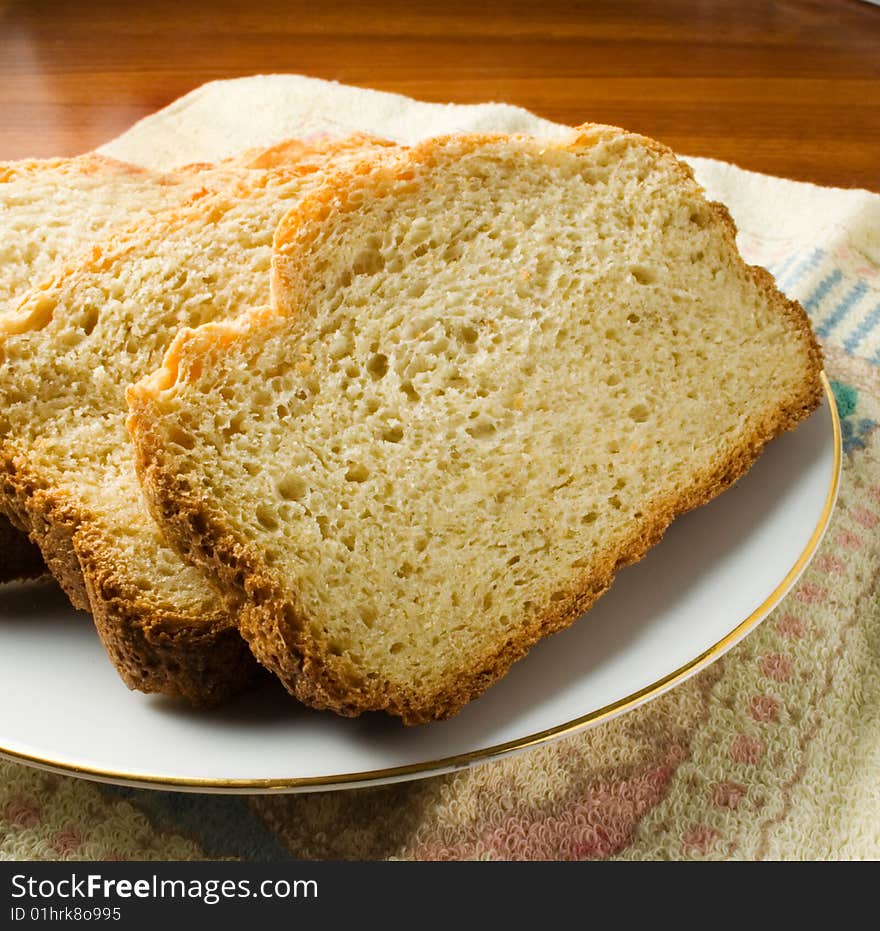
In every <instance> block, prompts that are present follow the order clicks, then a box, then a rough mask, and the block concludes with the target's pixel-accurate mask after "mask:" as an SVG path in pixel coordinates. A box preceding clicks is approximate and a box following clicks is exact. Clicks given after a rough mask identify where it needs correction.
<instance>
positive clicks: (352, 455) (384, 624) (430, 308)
mask: <svg viewBox="0 0 880 931" xmlns="http://www.w3.org/2000/svg"><path fill="white" fill-rule="evenodd" d="M734 232H735V231H734V227H733V223H732V221H731V220H730V218H729V216H728V214H727V212H726V211H725V210H724V208H723V207H720V206H719V205H717V204H712V203H708V202H707V201H706V200H705V198H704V196H703V193H702V191H701V189H700V188H699V186H698V185H697V184H696V183H695V181H694V180H693V177H692V174H691V172H690V170H689V169H688V168H687V167H686V166H685V165H683V164H682V163H680V162H678V161H677V160H676V159H675V157H674V156H673V155H672V153H671V152H669V151H668V150H667V149H665V148H664V147H662V146H661V145H659V144H657V143H655V142H653V141H651V140H648V139H645V138H643V137H640V136H636V135H633V134H630V133H626V132H624V131H622V130H617V129H613V128H609V127H602V126H584V127H581V128H580V129H579V130H577V131H575V132H574V134H573V135H572V136H571V137H570V138H566V139H563V140H562V141H559V142H556V143H549V142H539V141H536V140H532V139H527V138H521V137H499V136H462V137H450V138H445V139H437V140H433V141H428V142H425V143H423V144H420V145H418V146H416V147H414V148H412V149H410V150H407V151H402V152H400V153H399V154H396V155H395V156H394V157H392V158H389V159H387V160H385V161H383V162H380V163H376V164H375V165H373V166H371V168H370V170H369V171H366V172H362V173H356V172H351V171H340V172H338V173H337V174H335V175H333V176H331V177H329V178H328V180H327V182H326V184H325V185H324V186H323V187H322V188H321V189H320V190H318V191H316V192H315V193H314V194H312V195H310V196H309V197H308V198H306V199H305V200H304V201H303V202H302V203H301V204H300V205H299V206H298V207H296V208H295V209H293V210H292V211H291V212H290V213H289V214H288V215H287V217H286V218H285V220H284V221H283V222H282V224H281V225H280V227H279V229H278V231H277V233H276V239H275V258H274V266H273V267H274V279H273V295H274V302H275V305H274V306H273V307H265V308H261V309H257V310H255V311H253V312H252V313H251V314H250V315H247V316H242V317H240V318H238V319H237V320H236V321H233V322H227V323H216V324H210V325H207V326H203V327H200V328H199V329H196V330H194V331H187V332H183V333H181V334H180V335H179V336H178V337H177V338H176V339H175V341H174V343H173V344H172V346H171V348H170V349H169V350H168V352H167V354H166V356H165V361H164V365H163V367H162V368H161V369H160V370H158V371H157V372H156V373H155V374H154V375H153V376H151V377H149V378H146V379H144V380H143V381H141V382H140V383H138V384H137V385H135V386H134V387H133V388H132V389H130V391H129V404H130V407H131V410H132V415H131V417H130V419H129V429H130V431H131V433H132V435H133V437H134V440H135V445H136V447H137V451H138V467H139V470H140V474H141V478H142V482H143V484H144V487H145V490H146V492H147V495H148V497H149V498H150V500H151V502H152V505H153V509H154V513H155V514H156V515H157V518H158V520H159V521H160V522H161V524H162V526H163V527H164V528H165V529H166V531H167V534H168V537H169V539H171V540H173V541H174V542H175V544H176V545H177V546H178V548H179V549H181V550H182V551H183V552H185V553H186V554H187V555H188V556H189V557H190V558H193V559H195V560H198V561H199V562H200V563H201V564H202V565H204V566H205V567H206V568H207V569H208V570H209V571H211V572H213V574H214V577H215V578H216V579H217V580H218V581H219V582H220V583H221V584H223V585H224V586H225V588H226V590H227V591H229V592H231V593H233V592H237V593H239V594H240V595H241V596H242V597H243V598H244V599H245V600H244V603H243V606H242V612H241V615H240V617H241V621H240V623H241V630H242V633H243V634H244V636H245V637H246V638H247V639H248V641H249V643H250V645H251V649H252V650H253V651H254V653H255V655H256V656H257V657H258V658H259V659H260V660H261V662H262V663H264V664H265V665H266V666H268V667H269V668H270V669H271V670H273V671H274V672H275V673H276V674H277V675H278V676H279V677H280V678H281V680H282V681H283V682H284V684H285V685H286V686H287V688H288V689H289V690H290V691H291V692H292V693H293V694H294V695H295V696H296V697H298V698H299V699H301V700H302V701H304V702H306V703H308V704H311V705H314V706H315V707H317V708H329V709H332V710H333V711H336V712H339V713H342V714H347V715H349V714H358V713H360V712H363V711H368V710H384V711H388V712H391V713H392V714H395V715H399V716H400V717H401V718H403V720H404V721H406V722H408V723H415V722H423V721H428V720H431V719H435V718H443V717H447V716H449V715H452V714H454V713H455V712H456V711H458V710H459V709H460V708H461V707H462V705H464V704H465V703H466V702H467V701H469V700H470V699H472V698H474V697H475V696H477V695H479V694H480V693H481V692H482V691H483V690H484V689H485V688H486V687H487V686H489V685H490V684H491V683H492V682H493V681H495V680H496V679H497V678H498V677H499V676H501V675H503V674H504V673H505V672H506V670H507V669H508V668H509V666H510V665H511V663H513V662H514V661H515V660H517V659H518V658H520V657H521V656H523V655H524V654H525V653H526V652H527V651H528V649H529V648H530V647H531V646H532V645H533V644H535V643H536V641H538V640H539V639H540V638H541V637H543V636H545V635H547V634H550V633H552V632H554V631H557V630H559V629H561V628H563V627H565V626H567V625H568V624H570V623H571V622H572V621H573V620H574V619H575V618H577V617H578V616H579V615H580V614H581V613H582V612H583V611H584V610H586V609H587V608H588V607H589V606H590V605H591V604H592V603H593V602H594V601H595V599H596V598H597V597H599V596H600V595H601V594H602V593H603V592H604V591H605V590H606V589H607V588H608V587H609V585H610V584H611V582H612V579H613V576H614V574H615V573H616V571H617V570H618V569H619V568H620V567H621V566H623V565H625V564H627V563H631V562H633V561H635V560H638V559H640V558H641V557H642V556H643V555H644V554H645V552H646V551H647V550H648V548H649V547H650V546H651V545H652V544H654V543H656V542H657V541H658V540H659V539H660V537H661V536H662V534H663V532H664V530H665V529H666V527H667V526H668V524H669V523H670V521H671V520H672V519H673V518H674V517H675V516H676V515H677V514H679V513H681V512H682V511H685V510H687V509H689V508H692V507H695V506H696V505H699V504H702V503H703V502H706V501H708V500H709V499H710V498H712V497H713V496H714V495H716V494H718V493H719V492H720V491H722V490H723V489H724V488H725V487H727V486H728V485H729V484H730V483H731V482H733V481H734V480H735V479H736V478H737V477H739V476H740V475H742V474H743V472H745V471H746V470H747V469H748V468H749V466H750V465H751V463H752V462H753V461H754V460H755V458H756V457H757V456H758V455H759V453H760V451H761V449H762V447H763V446H764V444H765V443H766V442H767V441H768V440H770V439H771V438H772V437H774V436H775V435H776V434H778V433H780V432H781V431H783V430H786V429H788V428H790V427H793V426H794V425H795V424H796V423H797V422H798V421H799V420H801V419H802V418H804V417H805V416H806V415H807V414H808V413H809V412H810V411H811V410H812V409H813V408H815V407H816V405H817V404H818V402H819V399H820V380H819V374H820V368H821V361H820V355H819V351H818V349H817V345H816V342H815V340H814V338H813V336H812V334H811V331H810V327H809V324H808V322H807V318H806V316H805V314H804V312H803V310H802V309H801V308H800V307H799V306H798V305H796V304H794V303H792V302H790V301H788V300H787V299H786V298H785V297H784V296H783V295H782V294H781V293H780V292H779V291H777V290H776V288H775V287H774V284H773V281H772V279H771V277H770V276H769V275H768V274H767V273H766V272H765V271H764V270H762V269H759V268H753V267H749V266H747V265H745V264H744V262H743V261H742V259H741V258H740V256H739V254H738V252H737V250H736V246H735V242H734ZM586 623H588V620H587V621H586Z"/></svg>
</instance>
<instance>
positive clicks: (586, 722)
mask: <svg viewBox="0 0 880 931" xmlns="http://www.w3.org/2000/svg"><path fill="white" fill-rule="evenodd" d="M820 378H821V379H822V387H823V388H824V390H825V397H826V399H827V401H828V407H829V410H830V412H831V422H832V428H833V431H834V465H833V468H832V474H831V485H830V486H829V488H828V493H827V495H826V497H825V504H824V506H823V508H822V514H821V515H820V517H819V520H818V522H817V524H816V526H815V527H814V528H813V532H812V534H811V535H810V539H809V540H808V541H807V545H806V546H805V547H804V550H803V552H802V553H801V554H800V556H799V557H798V558H797V560H796V561H795V563H794V565H793V566H792V567H791V568H790V569H789V570H788V572H787V573H786V574H785V577H784V578H783V579H782V581H781V582H780V583H779V584H778V585H777V586H776V588H775V589H774V590H773V591H772V592H771V593H770V595H768V596H767V598H766V599H765V600H764V601H763V602H762V604H760V605H759V606H758V607H757V608H756V609H755V610H754V611H753V612H752V613H751V614H750V615H749V616H748V617H747V618H745V620H743V621H741V622H740V623H739V624H737V626H736V627H734V628H733V630H732V631H730V633H729V634H727V635H726V636H724V637H722V638H721V640H719V641H718V642H717V643H715V644H713V645H712V646H711V647H709V649H708V650H705V651H704V652H702V653H700V654H699V655H698V656H695V657H694V658H693V659H692V660H690V661H689V662H687V663H685V664H684V665H683V666H680V667H679V668H678V669H676V670H674V671H673V672H670V673H669V674H668V675H665V676H663V677H662V678H661V679H658V680H657V681H656V682H653V683H651V684H650V685H646V686H645V687H644V688H641V689H639V690H638V691H636V692H633V693H632V694H630V695H627V696H626V697H624V698H621V699H618V700H617V701H615V702H612V703H611V704H609V705H605V706H604V707H602V708H597V709H596V710H595V711H590V712H589V713H587V714H585V715H582V716H581V717H579V718H575V719H574V720H572V721H567V722H565V723H564V724H558V725H556V726H555V727H551V728H547V729H546V730H543V731H538V732H537V733H535V734H529V735H527V736H526V737H519V738H517V739H516V740H509V741H507V742H505V743H500V744H495V745H493V746H491V747H482V748H480V749H479V750H470V751H468V752H467V753H459V754H456V755H454V756H448V757H442V758H441V759H439V760H428V761H424V762H420V763H408V764H407V765H405V766H394V767H391V768H389V769H376V770H367V771H365V772H359V773H341V774H337V775H333V776H305V777H297V778H291V779H186V778H175V777H173V776H150V775H142V774H138V773H123V772H113V771H111V770H105V769H94V768H92V767H89V766H75V765H73V764H70V763H59V762H58V761H56V760H49V759H45V758H43V757H39V756H32V755H30V754H27V753H20V752H18V751H16V750H8V749H6V748H5V747H0V756H2V757H6V758H7V759H11V760H14V761H16V762H19V763H26V764H28V765H30V766H35V767H37V768H39V769H46V770H49V771H51V772H56V773H61V774H63V775H67V776H80V777H82V778H85V779H91V780H95V781H98V782H109V783H113V784H115V785H127V786H134V787H137V788H145V789H163V788H164V789H175V790H178V791H190V792H215V793H244V792H253V793H257V792H260V793H268V792H305V791H319V790H321V789H348V788H357V787H364V786H370V785H379V784H386V783H390V782H402V781H404V780H406V779H412V778H415V777H427V776H439V775H442V774H443V773H448V772H452V771H454V770H457V769H465V768H467V767H468V766H471V765H472V764H474V763H478V762H480V763H488V762H489V761H491V760H497V759H499V758H500V757H502V756H508V755H510V754H513V753H518V752H520V751H523V750H528V749H529V748H530V747H536V746H538V745H539V744H542V743H546V742H547V741H549V740H555V739H557V738H559V737H566V736H568V735H570V734H574V733H576V732H577V731H581V730H584V729H586V728H587V727H593V726H595V725H596V724H600V723H602V722H604V721H609V720H610V719H611V718H614V717H617V715H620V714H623V713H625V712H627V711H631V710H632V709H633V708H635V707H636V706H638V705H642V704H644V703H645V702H647V701H649V700H650V699H652V698H656V697H657V696H658V695H662V694H663V693H664V692H666V691H668V690H669V689H671V688H673V687H674V686H676V685H678V684H679V683H681V682H683V681H684V680H685V679H688V678H690V676H692V675H694V673H696V672H699V671H700V670H701V669H703V668H704V667H706V666H708V665H709V664H710V663H712V662H714V661H715V660H716V659H718V658H719V657H720V656H722V655H723V654H724V653H726V652H727V651H728V650H729V649H730V648H731V647H732V646H734V645H735V644H736V643H737V642H738V641H740V640H741V639H742V638H743V637H744V636H745V635H746V634H747V633H749V631H751V630H752V629H753V628H755V627H757V625H758V624H759V623H760V622H761V621H762V620H763V619H764V618H765V617H766V616H767V615H768V614H769V613H770V612H771V611H772V610H773V608H775V607H776V605H777V604H778V603H779V602H780V601H781V600H782V598H783V597H784V596H785V595H786V594H787V593H788V591H789V589H790V588H791V587H792V585H794V583H795V581H796V580H797V578H798V577H799V576H800V574H801V572H803V570H804V569H805V568H806V566H807V564H808V563H809V561H810V559H811V558H812V556H813V554H814V553H815V552H816V550H817V548H818V546H819V543H820V542H821V540H822V537H823V536H824V534H825V530H826V529H827V527H828V523H829V521H830V519H831V512H832V510H833V509H834V503H835V501H836V500H837V491H838V488H839V486H840V468H841V461H842V458H843V454H842V441H841V433H840V417H839V416H838V412H837V404H836V403H835V400H834V394H833V392H832V390H831V385H830V383H829V381H828V378H827V377H826V375H825V373H824V372H822V373H821V375H820Z"/></svg>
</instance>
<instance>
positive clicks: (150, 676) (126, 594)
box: [0, 138, 390, 702]
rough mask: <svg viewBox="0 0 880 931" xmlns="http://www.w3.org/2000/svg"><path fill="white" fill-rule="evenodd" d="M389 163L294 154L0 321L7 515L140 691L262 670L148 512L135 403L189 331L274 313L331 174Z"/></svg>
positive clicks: (213, 193)
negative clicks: (278, 236) (277, 237)
mask: <svg viewBox="0 0 880 931" xmlns="http://www.w3.org/2000/svg"><path fill="white" fill-rule="evenodd" d="M389 145H390V144H389ZM384 148H385V145H384V144H383V143H379V142H378V141H373V140H369V139H364V138H356V139H353V140H344V141H341V142H336V143H332V142H324V143H320V144H315V145H311V146H309V145H297V146H296V147H295V152H292V153H288V157H293V162H292V163H290V164H287V165H286V166H285V167H275V168H272V169H262V168H246V169H237V170H233V169H224V171H223V172H221V173H219V175H218V176H214V175H213V174H211V177H210V178H209V179H207V181H206V183H207V184H209V187H206V188H205V189H204V190H203V191H200V192H199V193H198V194H197V195H195V196H194V197H193V198H192V199H191V202H190V203H188V204H186V205H185V206H183V207H180V208H174V209H172V210H169V211H167V212H165V213H164V214H162V215H161V216H159V217H156V218H153V219H151V220H149V221H148V222H144V223H140V224H136V225H135V226H133V227H132V228H130V229H128V230H126V231H116V232H114V234H113V236H112V237H110V238H108V239H107V240H106V241H104V242H102V243H100V244H97V245H95V246H94V247H93V248H92V250H91V253H90V255H89V256H88V258H87V259H86V260H85V261H84V262H82V263H80V264H79V265H73V266H71V267H68V268H66V269H65V270H64V271H63V272H62V273H61V274H59V275H57V276H56V277H55V278H54V279H53V280H51V281H49V282H47V283H46V284H45V285H44V286H42V287H41V288H39V289H36V290H34V291H33V292H32V293H31V294H29V295H28V296H27V297H26V298H25V299H24V300H22V301H21V303H20V304H19V305H18V306H17V307H16V308H15V309H14V310H12V311H8V312H7V313H5V314H3V315H0V334H2V342H0V352H2V355H3V361H4V364H3V368H2V374H0V464H2V469H3V473H4V481H3V485H2V492H3V494H4V496H5V505H6V508H7V511H8V512H12V513H14V515H15V517H16V518H17V519H18V522H19V524H20V525H22V526H28V527H29V529H30V532H31V535H32V537H33V538H34V539H35V540H36V541H37V542H38V543H39V545H40V547H41V549H42V551H43V554H44V556H45V557H46V559H47V562H48V563H49V565H50V566H51V568H52V570H53V572H54V573H55V575H56V576H57V577H58V578H59V580H60V582H61V584H62V585H63V587H64V588H65V590H66V591H67V592H68V594H69V595H70V596H71V600H72V601H73V602H74V604H77V605H78V606H82V607H86V606H87V607H89V608H90V609H91V611H92V614H93V616H94V620H95V623H96V626H97V628H98V631H99V633H100V635H101V638H102V640H103V643H104V645H105V647H106V649H107V651H108V653H109V655H110V657H111V659H112V660H113V661H114V663H115V664H116V666H117V668H118V670H119V672H120V673H121V675H122V677H123V679H124V680H125V681H126V683H127V684H128V685H129V686H130V687H132V688H138V689H141V690H143V691H147V692H164V693H167V694H171V695H179V696H183V697H185V698H188V699H190V700H191V701H193V702H210V701H215V700H217V699H219V698H221V697H223V695H225V694H226V693H228V692H229V691H231V690H234V689H236V688H238V687H240V686H241V685H242V684H244V683H245V682H246V681H247V680H248V679H249V678H250V677H251V676H252V674H253V671H254V669H255V668H256V664H255V663H254V661H253V659H252V657H251V656H250V654H249V652H248V651H247V648H246V646H245V644H244V643H243V642H242V640H241V638H240V636H239V634H238V632H237V630H236V627H235V623H234V613H235V605H234V603H230V602H229V601H228V600H227V599H226V598H224V597H222V596H221V595H219V594H218V593H217V591H216V590H215V589H214V587H212V586H211V585H210V584H208V583H207V582H206V581H205V580H204V578H203V577H202V574H201V572H199V571H198V570H197V569H194V568H192V567H191V566H188V565H185V564H184V563H183V562H182V561H181V559H180V558H179V557H178V556H177V554H176V553H175V552H174V551H173V550H170V549H169V548H168V547H167V546H166V545H165V543H164V541H163V538H162V535H161V534H160V532H159V530H158V528H157V527H156V525H155V523H154V522H153V521H152V520H151V519H150V517H149V515H148V514H147V512H146V511H145V509H144V508H143V506H142V503H141V498H140V489H139V487H138V484H137V479H136V477H135V473H134V467H133V456H132V450H131V445H130V442H129V439H128V434H127V433H126V431H125V416H126V408H125V388H126V386H127V385H128V384H129V383H130V382H132V381H133V380H135V379H137V378H139V377H140V376H141V375H143V374H145V373H146V372H149V371H151V370H152V369H154V368H155V367H156V366H157V365H158V364H159V361H160V360H161V357H162V353H163V352H164V350H165V348H166V347H167V344H168V343H169V342H170V340H171V337H172V336H173V335H174V334H175V333H176V332H177V330H178V329H179V328H180V327H181V326H186V325H195V324H198V323H202V322H205V321H208V320H215V319H218V318H223V317H225V316H227V315H231V314H235V313H236V312H237V311H238V310H239V309H240V308H242V307H248V306H251V305H252V304H253V303H254V302H255V301H262V300H266V299H267V298H268V294H269V265H270V260H271V252H272V248H271V247H272V232H273V230H274V228H275V226H276V225H277V222H278V220H279V219H280V217H281V216H282V215H283V213H284V212H285V210H286V209H287V208H288V207H289V206H290V205H291V204H292V203H293V202H294V201H295V200H296V199H297V198H299V197H300V196H301V195H302V194H303V193H304V192H305V191H306V190H308V188H309V187H310V186H313V185H314V184H316V179H317V178H318V176H319V174H320V171H321V170H322V168H323V167H324V166H325V165H326V164H329V163H333V162H334V161H336V162H343V161H345V160H346V159H351V158H355V157H361V156H363V155H364V154H366V153H368V152H369V151H372V150H374V149H375V150H380V149H384ZM283 163H284V159H280V160H279V161H278V164H279V165H281V164H283ZM218 177H219V180H218Z"/></svg>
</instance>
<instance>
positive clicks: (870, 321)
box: [843, 303, 880, 352]
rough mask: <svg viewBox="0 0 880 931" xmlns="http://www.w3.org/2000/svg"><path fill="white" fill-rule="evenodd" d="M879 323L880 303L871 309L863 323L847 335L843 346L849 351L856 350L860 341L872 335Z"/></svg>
mask: <svg viewBox="0 0 880 931" xmlns="http://www.w3.org/2000/svg"><path fill="white" fill-rule="evenodd" d="M877 324H880V303H878V304H877V305H875V307H874V309H873V310H871V311H869V312H868V313H867V315H866V316H865V318H864V319H863V320H862V321H861V323H859V325H858V326H857V327H856V328H855V329H854V330H853V331H852V333H850V335H849V336H847V338H846V339H845V340H844V342H843V348H844V349H845V350H846V351H847V352H855V350H856V347H857V346H858V345H859V343H860V342H861V341H862V340H863V339H864V338H865V337H866V336H869V335H870V333H871V331H872V330H873V329H874V327H875V326H877Z"/></svg>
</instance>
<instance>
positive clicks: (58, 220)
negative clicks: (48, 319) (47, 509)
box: [0, 155, 198, 582]
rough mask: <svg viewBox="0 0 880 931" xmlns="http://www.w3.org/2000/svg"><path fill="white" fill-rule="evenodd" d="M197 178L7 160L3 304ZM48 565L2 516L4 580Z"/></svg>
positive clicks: (99, 159) (123, 167)
mask: <svg viewBox="0 0 880 931" xmlns="http://www.w3.org/2000/svg"><path fill="white" fill-rule="evenodd" d="M197 183H198V178H197V172H196V171H193V170H187V171H184V172H182V173H179V174H157V173H155V172H151V171H147V170H145V169H142V168H137V167H135V166H134V165H127V164H125V163H123V162H118V161H116V160H115V159H111V158H105V157H103V156H100V155H83V156H79V157H77V158H50V159H24V160H22V161H16V162H0V310H3V309H5V308H7V307H8V306H10V305H11V304H12V303H14V302H15V301H17V300H18V299H20V298H21V297H22V294H23V292H24V291H25V290H26V289H27V288H28V287H30V286H32V285H35V284H39V283H40V282H41V281H42V280H44V279H45V278H46V277H47V276H48V275H50V274H51V272H52V269H53V268H54V266H55V265H56V263H57V262H58V261H59V260H60V259H62V258H64V257H69V256H70V255H71V253H73V252H75V251H76V250H77V249H79V248H81V247H82V246H85V245H88V244H89V243H92V242H94V241H96V240H97V239H98V238H100V237H101V236H103V235H106V233H107V231H108V229H110V228H111V227H112V226H116V225H118V224H120V223H123V222H131V221H133V220H136V219H137V218H138V217H141V218H145V217H148V216H149V215H150V214H152V213H154V212H155V211H157V210H161V209H163V208H165V207H168V206H170V205H171V204H173V203H175V202H176V201H177V200H179V199H180V198H181V197H182V196H183V193H182V192H186V191H187V190H188V189H190V188H191V187H192V185H194V184H197ZM188 186H189V187H188ZM45 571H46V570H45V567H44V565H43V562H42V559H41V558H40V556H39V550H38V549H37V548H36V547H35V546H34V545H33V544H32V543H30V542H29V541H28V539H27V535H26V534H25V533H23V532H21V531H18V530H16V529H15V528H14V527H13V526H12V525H11V524H10V523H9V522H7V521H6V520H4V519H2V518H0V582H9V581H12V580H13V579H16V578H25V577H31V576H34V575H39V574H42V573H43V572H45Z"/></svg>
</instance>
